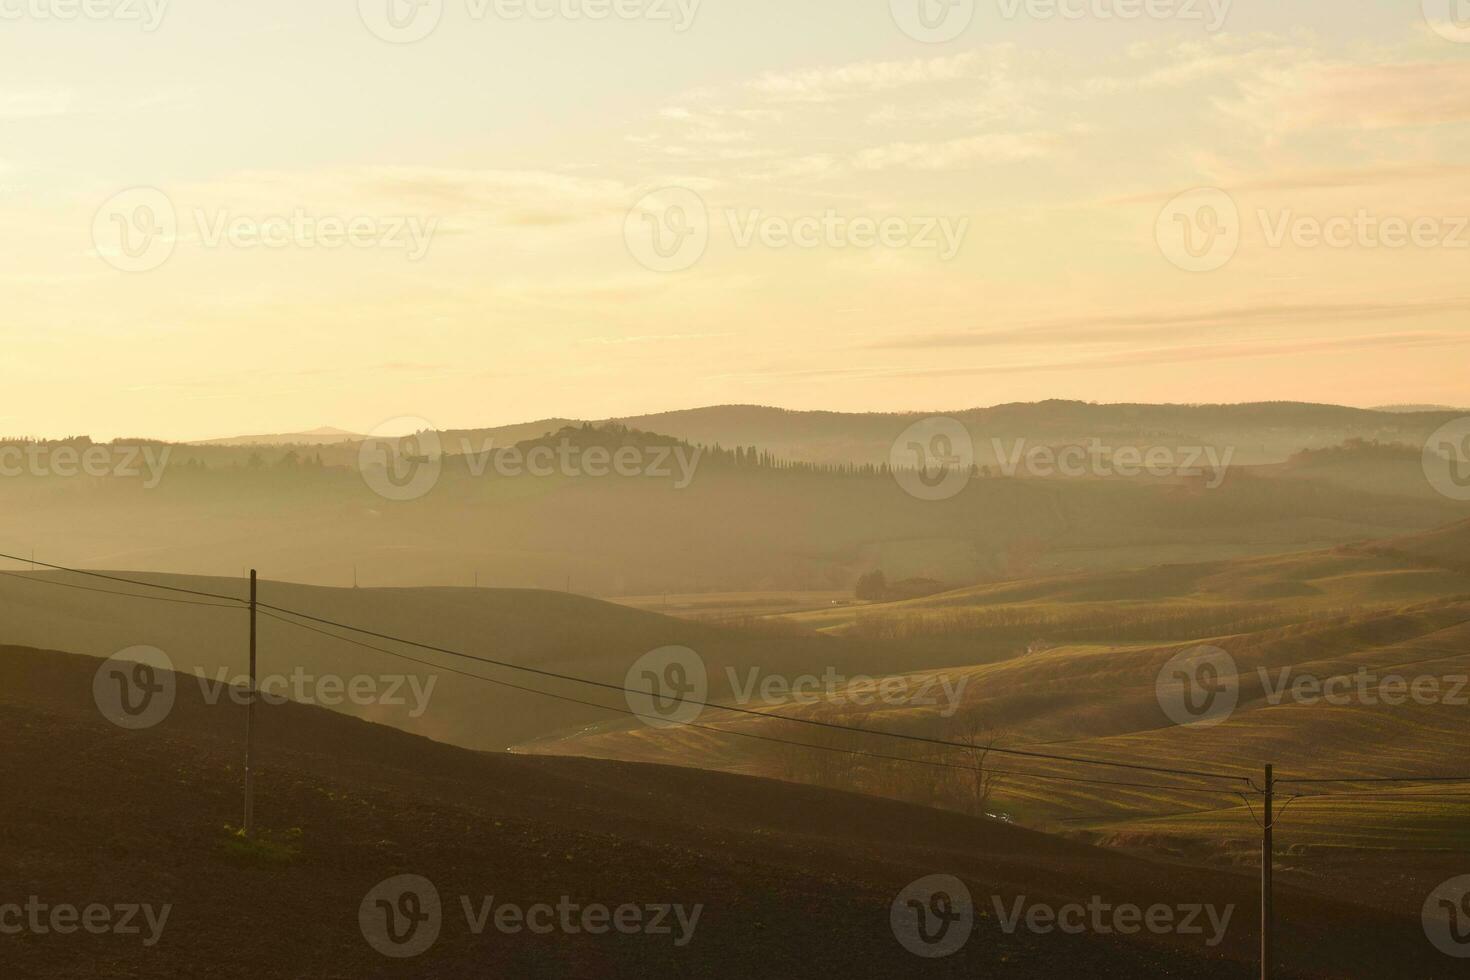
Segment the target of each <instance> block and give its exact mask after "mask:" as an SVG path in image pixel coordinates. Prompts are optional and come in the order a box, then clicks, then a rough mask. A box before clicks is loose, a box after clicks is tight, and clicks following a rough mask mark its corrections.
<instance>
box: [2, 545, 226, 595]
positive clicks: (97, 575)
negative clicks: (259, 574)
mask: <svg viewBox="0 0 1470 980" xmlns="http://www.w3.org/2000/svg"><path fill="white" fill-rule="evenodd" d="M0 558H9V559H10V560H11V561H18V562H30V563H31V564H32V565H40V566H41V567H42V568H50V569H54V570H55V571H58V572H71V573H72V574H73V575H86V576H88V577H90V578H100V579H106V580H107V581H109V582H122V583H124V584H126V585H139V586H142V587H143V588H145V589H163V590H164V591H165V592H179V593H182V594H184V595H192V596H198V597H200V598H203V599H223V600H224V601H226V602H237V603H240V604H241V605H244V604H245V600H244V599H239V598H236V597H235V596H229V595H220V594H219V593H217V592H199V591H196V590H194V589H181V588H177V587H175V586H172V585H158V584H156V583H154V582H140V581H138V580H137V579H132V578H122V577H120V576H117V575H104V574H103V573H101V572H88V571H83V570H82V569H80V568H67V567H66V566H65V565H52V564H48V563H47V562H44V561H36V560H35V559H33V558H22V557H21V556H19V555H7V554H5V553H4V552H0Z"/></svg>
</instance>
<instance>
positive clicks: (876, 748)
mask: <svg viewBox="0 0 1470 980" xmlns="http://www.w3.org/2000/svg"><path fill="white" fill-rule="evenodd" d="M1467 543H1470V524H1466V523H1460V524H1456V525H1452V526H1449V527H1446V528H1442V529H1440V530H1438V531H1437V532H1434V533H1430V534H1423V535H1415V536H1410V537H1407V538H1403V539H1395V540H1392V541H1388V542H1382V543H1378V544H1374V545H1371V546H1365V547H1357V548H1341V549H1335V550H1332V551H1327V552H1313V553H1304V554H1299V555H1293V556H1280V557H1271V558H1264V559H1253V560H1242V561H1233V562H1216V563H1206V564H1201V565H1191V566H1175V567H1163V568H1156V569H1149V570H1140V571H1133V572H1118V573H1108V574H1100V575H1096V576H1063V577H1054V578H1046V579H1038V580H1033V581H1025V582H1017V583H1009V584H1005V585H999V586H992V587H985V588H978V589H964V590H957V591H954V592H951V593H947V594H944V595H940V596H933V597H928V598H924V599H916V600H910V601H907V602H902V603H892V604H887V605H883V606H869V607H857V608H849V607H843V608H836V609H829V610H823V611H814V612H802V613H793V614H790V615H787V616H780V617H778V618H781V619H787V620H795V621H797V622H799V623H802V624H805V625H807V626H811V627H815V628H820V629H824V630H826V631H828V632H834V633H838V634H841V635H853V636H859V637H863V638H864V639H866V640H868V641H869V642H891V643H894V644H895V645H900V644H901V645H902V646H904V647H905V648H906V649H910V650H914V649H926V650H928V651H929V654H930V656H929V659H930V661H931V666H932V667H933V668H934V669H935V670H936V671H937V673H938V674H939V675H941V676H944V677H947V678H949V679H950V681H951V683H952V685H953V686H958V685H960V684H961V683H963V684H964V689H965V690H966V691H967V692H968V693H966V694H965V696H964V699H963V701H962V704H961V706H960V708H959V710H958V711H954V710H953V709H952V708H951V706H948V705H944V704H941V705H918V704H914V703H891V702H890V703H881V702H880V703H876V704H874V703H871V702H872V699H871V698H869V699H868V702H869V703H867V704H864V703H863V702H862V699H860V698H858V697H855V696H854V690H853V689H852V688H851V686H848V687H840V688H838V689H836V690H835V691H832V692H827V691H823V692H822V695H823V696H822V697H821V698H819V699H817V700H816V701H815V702H809V703H798V702H796V701H795V700H794V699H789V698H785V699H775V700H773V701H771V702H770V703H768V704H766V705H765V707H764V709H763V710H764V713H763V715H762V716H761V717H749V716H739V717H732V716H729V715H722V714H720V713H719V712H706V714H705V716H704V717H702V718H701V723H702V724H706V725H709V726H710V728H713V729H715V731H711V730H710V729H709V728H706V729H686V728H673V729H667V728H665V729H660V728H649V727H641V726H636V725H632V724H618V725H615V726H613V727H611V728H608V729H605V730H598V731H586V732H582V733H579V734H577V735H576V736H573V737H571V738H564V739H557V740H549V741H544V742H540V743H537V744H535V745H532V746H528V747H527V750H529V751H536V752H546V753H559V754H570V755H590V756H595V757H600V758H618V759H630V760H640V761H650V762H660V763H668V764H679V765H693V766H700V767H705V768H720V769H725V770H728V771H734V772H742V773H749V774H758V775H764V776H776V777H781V778H793V779H807V780H812V781H816V782H819V783H823V784H825V785H831V786H837V787H842V788H847V789H855V790H860V791H864V792H869V793H875V794H879V795H885V796H892V797H895V798H901V799H923V800H926V801H931V802H937V803H938V804H939V805H943V806H951V807H961V808H962V807H964V806H966V805H968V804H967V800H968V796H967V795H966V794H967V793H968V792H969V789H968V784H961V785H960V786H958V788H955V789H945V788H944V786H943V785H942V784H943V780H941V779H940V775H943V774H942V773H941V774H939V775H936V774H935V773H933V772H928V773H922V774H915V772H914V770H915V768H916V767H915V766H914V765H912V764H908V763H905V762H902V761H898V760H891V759H882V758H873V757H871V756H867V755H864V754H863V753H873V752H880V753H889V754H892V753H894V752H895V751H896V750H895V749H894V748H893V747H892V746H890V745H889V743H888V741H887V740H884V739H881V738H875V737H872V736H865V735H860V734H855V733H851V732H841V733H822V732H820V731H817V732H813V730H812V729H811V728H810V727H806V726H803V725H802V724H800V723H793V722H791V721H789V720H787V719H790V718H806V719H815V720H818V721H822V722H830V723H837V724H841V725H844V726H849V727H855V728H860V729H868V730H879V731H884V732H898V733H906V734H910V735H920V736H927V737H936V736H939V737H947V738H948V739H950V740H954V739H956V738H957V737H963V736H965V735H968V734H971V733H972V732H975V731H977V730H978V731H979V732H980V734H981V735H982V736H983V737H982V739H981V740H980V744H981V745H983V746H995V747H999V748H1000V749H1002V750H1013V749H1020V750H1023V751H1025V750H1030V751H1033V752H1034V751H1041V752H1046V753H1052V754H1055V753H1063V754H1068V755H1077V756H1082V757H1085V758H1089V759H1100V760H1110V761H1123V762H1130V763H1134V764H1145V765H1151V766H1164V767H1173V768H1177V769H1181V770H1187V771H1191V772H1193V771H1198V770H1199V769H1201V768H1204V769H1207V770H1209V771H1214V772H1224V773H1227V774H1234V775H1236V776H1238V777H1239V778H1240V779H1242V780H1244V779H1246V778H1252V779H1256V780H1257V781H1258V782H1259V779H1260V774H1261V771H1262V769H1263V767H1264V766H1265V765H1266V764H1267V763H1273V764H1275V765H1276V767H1277V770H1278V772H1279V773H1280V774H1281V775H1282V778H1283V779H1291V778H1294V779H1308V780H1310V779H1327V778H1339V777H1343V776H1355V777H1394V776H1401V775H1417V776H1430V777H1448V776H1458V775H1462V774H1463V773H1464V752H1463V747H1464V746H1465V745H1466V744H1467V742H1470V710H1467V707H1470V573H1467V572H1466V571H1462V570H1460V569H1459V568H1458V567H1456V566H1455V564H1454V563H1453V562H1446V561H1445V556H1450V555H1455V554H1463V553H1464V549H1465V547H1466V545H1467ZM1202 644H1204V645H1208V646H1209V647H1210V648H1212V649H1214V650H1217V651H1220V652H1221V653H1220V655H1221V658H1222V659H1221V660H1220V661H1219V662H1218V664H1217V667H1218V669H1219V670H1220V671H1221V672H1222V676H1224V677H1225V678H1226V679H1227V680H1228V681H1229V682H1230V689H1231V690H1232V692H1233V694H1232V696H1233V698H1234V702H1233V704H1232V709H1233V710H1232V711H1231V712H1230V713H1229V714H1228V715H1226V716H1225V717H1223V718H1221V719H1220V721H1219V723H1217V724H1215V725H1213V726H1210V725H1196V724H1192V723H1191V724H1188V725H1185V724H1181V723H1180V719H1179V717H1178V716H1171V715H1170V714H1169V710H1168V706H1167V704H1166V702H1165V700H1164V699H1163V695H1162V694H1161V690H1162V688H1161V684H1162V683H1163V679H1165V678H1168V677H1169V676H1171V675H1170V667H1171V665H1172V664H1175V663H1178V660H1177V658H1179V657H1180V656H1182V655H1187V654H1188V652H1189V651H1191V650H1192V649H1194V648H1196V647H1197V646H1199V645H1202ZM966 651H969V653H970V656H969V657H968V659H962V658H963V657H964V655H965V653H966ZM945 654H948V655H949V656H950V657H951V658H952V659H950V660H948V661H946V660H942V659H940V658H941V657H943V656H944V655H945ZM1304 683H1305V684H1306V685H1307V686H1305V687H1303V686H1301V685H1302V684H1304ZM1324 685H1326V686H1325V687H1324ZM1332 691H1336V692H1337V693H1336V694H1335V695H1334V696H1333V697H1327V696H1325V695H1326V693H1330V692H1332ZM1421 695H1422V696H1421ZM946 709H949V710H950V717H946V716H945V710H946ZM956 719H958V720H961V721H964V720H967V719H969V720H973V719H978V720H979V722H980V723H981V724H980V727H979V728H978V729H977V728H974V727H972V728H970V729H968V730H966V729H963V728H962V727H960V726H959V725H957V724H956ZM721 732H724V733H730V734H721ZM749 736H757V737H761V736H766V737H775V738H778V739H784V740H797V741H807V742H810V741H811V740H812V739H813V738H814V737H818V736H820V738H818V740H819V741H821V742H822V743H823V746H824V747H825V748H826V749H832V748H838V749H843V750H846V751H847V752H848V753H850V754H851V753H856V754H851V755H850V757H849V758H846V759H843V760H840V761H839V762H838V763H834V764H829V765H824V766H817V765H814V764H813V762H812V759H813V757H814V753H813V752H812V751H810V750H802V749H797V748H792V747H791V746H788V745H783V744H780V743H762V742H760V741H753V740H752V739H751V738H750V737H749ZM900 749H901V750H897V754H899V755H902V756H904V757H905V758H917V759H922V760H926V762H925V764H927V765H931V766H932V765H935V764H945V763H948V764H955V763H956V761H957V760H958V764H960V765H962V766H963V765H971V766H972V765H974V756H973V754H971V753H966V752H963V751H961V752H958V753H956V752H955V751H954V750H953V749H945V748H939V749H935V748H933V747H928V746H924V745H918V746H914V745H909V746H906V747H900ZM987 765H988V766H989V767H990V768H991V769H995V770H1005V771H1006V774H1003V775H1000V776H999V778H998V780H997V782H996V784H995V786H994V788H993V793H992V794H991V795H990V796H989V798H987V800H986V803H985V805H986V806H987V807H988V808H989V809H990V810H992V811H994V812H1001V813H1005V814H1006V815H1008V816H1009V817H1010V818H1011V819H1014V820H1016V821H1017V822H1019V823H1021V824H1024V825H1027V826H1032V827H1038V828H1044V829H1048V830H1052V831H1059V832H1065V833H1069V834H1072V835H1078V836H1081V837H1083V838H1085V839H1088V840H1106V841H1109V842H1113V843H1119V844H1124V845H1127V844H1130V843H1132V844H1146V845H1147V846H1150V847H1159V846H1162V847H1165V848H1168V849H1171V850H1175V851H1177V852H1179V853H1184V854H1189V855H1190V856H1192V857H1194V858H1195V859H1199V860H1205V859H1209V860H1216V861H1222V862H1226V863H1235V862H1241V861H1243V862H1250V861H1252V860H1254V858H1253V856H1252V853H1253V848H1254V843H1253V840H1254V835H1255V833H1256V831H1255V826H1254V820H1253V817H1252V814H1251V811H1250V809H1249V807H1248V805H1247V804H1245V803H1243V802H1242V801H1241V800H1240V799H1239V798H1238V796H1237V793H1236V790H1237V789H1239V788H1240V787H1229V786H1220V785H1219V784H1217V783H1214V782H1212V781H1210V780H1201V779H1197V778H1192V777H1185V778H1182V779H1177V778H1176V779H1164V780H1158V779H1155V780H1154V781H1153V783H1152V784H1150V785H1147V786H1141V787H1138V788H1128V787H1113V786H1104V787H1098V786H1095V785H1089V784H1087V783H1086V782H1069V781H1068V780H1069V779H1070V778H1072V777H1076V776H1078V775H1079V774H1083V773H1085V769H1084V770H1079V768H1078V767H1077V766H1076V765H1073V764H1069V763H1059V762H1053V761H1048V760H1040V759H1029V758H1026V759H1019V760H1018V759H1011V758H1005V757H1002V756H991V757H989V760H988V763H987ZM936 786H940V790H936V788H935V787H936ZM1288 793H1290V794H1293V795H1300V796H1302V797H1303V798H1302V799H1301V800H1300V801H1298V802H1297V803H1295V804H1294V809H1293V810H1292V820H1291V823H1290V824H1289V825H1288V826H1287V827H1286V828H1284V830H1283V832H1282V839H1283V840H1284V841H1286V842H1288V846H1292V847H1294V848H1297V849H1298V850H1294V851H1293V852H1292V853H1293V854H1294V855H1295V856H1296V859H1297V860H1296V862H1295V863H1296V865H1297V866H1298V869H1299V870H1300V871H1301V873H1302V874H1303V875H1304V876H1307V877H1311V878H1314V879H1317V880H1331V877H1332V875H1336V874H1339V873H1341V872H1342V871H1343V869H1342V868H1341V867H1339V864H1340V863H1342V862H1341V861H1340V860H1339V858H1338V857H1337V856H1335V855H1340V853H1341V852H1343V851H1345V850H1346V851H1352V850H1359V851H1360V852H1361V853H1365V854H1370V857H1368V858H1366V859H1365V860H1368V861H1369V862H1370V863H1371V862H1376V861H1378V860H1380V858H1381V856H1383V855H1387V854H1388V853H1390V852H1392V853H1393V854H1394V855H1395V857H1394V862H1395V865H1394V867H1395V873H1396V874H1397V875H1399V876H1400V877H1402V878H1403V881H1402V887H1403V889H1405V890H1406V891H1407V893H1409V894H1412V893H1413V892H1414V891H1415V890H1417V889H1419V888H1421V887H1423V886H1424V884H1425V882H1426V881H1428V880H1429V879H1431V878H1433V877H1434V876H1435V875H1438V876H1439V878H1440V879H1443V878H1444V877H1445V876H1446V875H1447V874H1449V873H1450V872H1451V871H1453V869H1454V867H1455V865H1456V864H1457V863H1458V862H1459V855H1460V854H1462V853H1463V852H1464V851H1465V850H1466V849H1467V848H1470V836H1467V833H1466V829H1465V828H1466V827H1467V826H1470V824H1467V823H1466V822H1465V819H1464V818H1465V815H1466V813H1467V809H1470V791H1467V790H1466V789H1465V788H1464V787H1460V786H1458V785H1456V786H1450V787H1445V788H1441V787H1435V786H1432V785H1418V786H1387V787H1381V788H1380V787H1374V786H1371V785H1364V786H1352V785H1336V786H1315V787H1309V786H1308V785H1306V784H1295V785H1294V786H1292V787H1289V788H1287V789H1284V790H1283V795H1286V794H1288ZM1405 852H1408V853H1409V855H1411V856H1405ZM1411 868H1412V869H1413V871H1412V873H1410V872H1409V869H1411ZM1395 894H1397V893H1396V892H1395ZM1398 898H1402V895H1397V897H1396V898H1395V899H1394V900H1398Z"/></svg>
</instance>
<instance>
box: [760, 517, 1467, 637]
mask: <svg viewBox="0 0 1470 980" xmlns="http://www.w3.org/2000/svg"><path fill="white" fill-rule="evenodd" d="M1467 549H1470V525H1467V524H1465V523H1458V524H1455V525H1451V526H1449V527H1445V528H1437V529H1434V530H1431V531H1428V532H1425V533H1423V534H1417V535H1411V536H1402V537H1394V538H1388V539H1383V540H1380V541H1376V542H1373V543H1370V544H1354V545H1345V546H1341V547H1338V548H1334V549H1331V550H1326V551H1320V552H1307V553H1296V554H1286V555H1277V556H1265V557H1255V558H1245V559H1237V560H1232V561H1214V562H1200V563H1193V564H1178V565H1162V566H1153V567H1148V568H1142V569H1128V570H1121V571H1114V572H1098V573H1092V574H1072V575H1062V576H1054V577H1047V578H1036V579H1026V580H1021V581H1016V582H1005V583H1000V584H994V585H984V586H977V587H974V588H965V589H957V590H954V591H951V592H946V593H943V594H940V595H935V596H928V597H925V598H922V599H912V600H908V601H904V602H898V603H885V604H876V605H870V606H862V605H855V606H843V607H833V608H829V609H823V610H815V611H809V612H804V613H795V614H791V615H790V616H788V617H787V618H789V619H791V620H792V621H794V622H797V623H800V624H802V625H804V626H808V627H810V628H812V629H820V630H827V631H841V630H843V629H849V628H852V627H853V626H855V625H857V624H860V623H861V621H862V620H864V619H872V620H874V621H875V622H881V621H883V620H884V619H892V618H902V619H909V620H913V621H915V622H918V623H926V622H927V623H929V624H931V626H932V629H933V630H935V631H941V630H949V631H981V630H991V631H994V630H997V629H1000V630H1010V631H1013V632H1015V631H1021V632H1024V631H1025V630H1028V629H1029V630H1032V631H1033V632H1034V634H1035V636H1034V638H1036V639H1048V638H1051V637H1052V635H1053V634H1054V635H1055V638H1057V639H1063V638H1067V637H1068V636H1071V635H1075V636H1078V637H1082V638H1089V637H1090V636H1091V635H1093V633H1095V629H1096V627H1097V626H1098V625H1099V623H1101V622H1102V621H1104V620H1106V621H1107V622H1108V623H1109V624H1119V628H1122V629H1128V628H1129V624H1131V625H1132V629H1133V633H1132V635H1133V636H1137V637H1138V638H1140V639H1147V638H1150V637H1157V636H1158V633H1157V632H1154V633H1150V629H1151V628H1154V629H1157V628H1158V627H1162V626H1165V625H1166V624H1168V628H1171V629H1173V628H1176V627H1174V626H1173V625H1172V624H1174V623H1178V624H1180V627H1182V628H1184V629H1186V630H1190V632H1189V634H1188V635H1194V631H1196V630H1199V629H1204V630H1205V631H1208V629H1209V627H1211V626H1217V627H1229V626H1232V625H1236V624H1239V625H1242V626H1246V627H1248V626H1251V625H1261V624H1264V623H1265V622H1267V621H1272V620H1279V621H1291V620H1295V619H1299V618H1303V617H1306V616H1310V615H1313V614H1318V613H1324V612H1339V611H1342V612H1346V611H1350V610H1356V609H1361V608H1363V607H1364V606H1365V605H1366V606H1376V607H1383V608H1388V607H1393V606H1396V605H1399V604H1402V603H1405V602H1412V601H1416V600H1424V599H1431V598H1437V597H1444V596H1453V595H1470V560H1467V559H1465V558H1458V559H1457V556H1464V555H1467V554H1470V550H1467ZM1212 618H1213V622H1212V621H1210V620H1211V619H1212ZM1089 630H1092V631H1093V632H1089Z"/></svg>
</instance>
